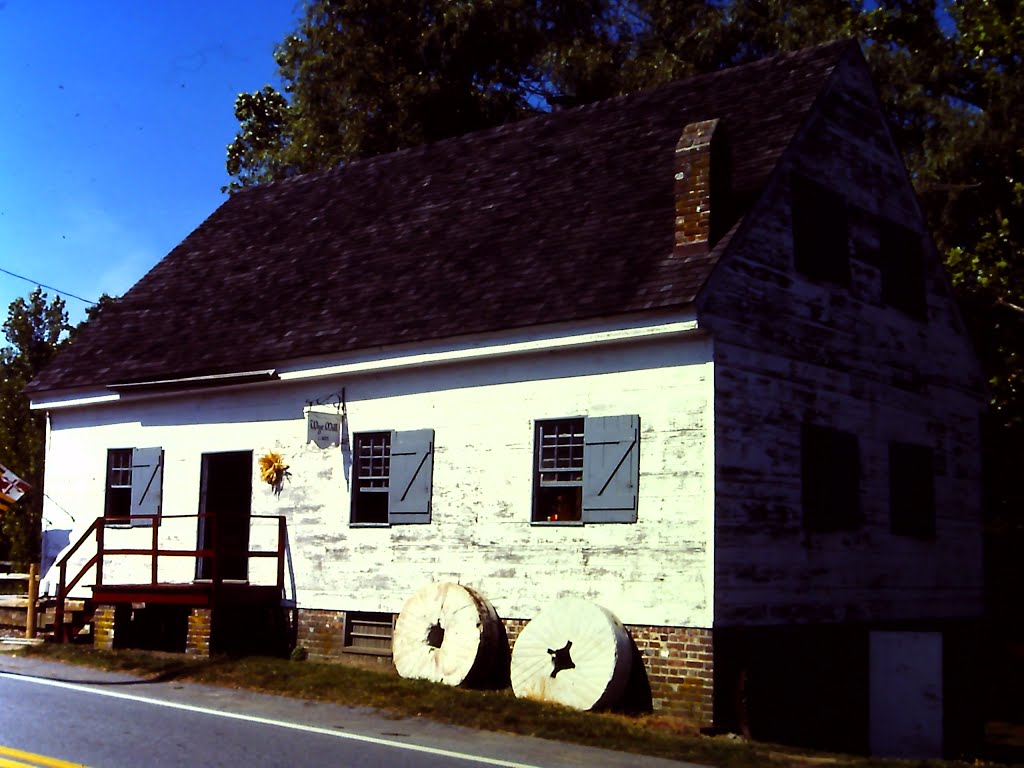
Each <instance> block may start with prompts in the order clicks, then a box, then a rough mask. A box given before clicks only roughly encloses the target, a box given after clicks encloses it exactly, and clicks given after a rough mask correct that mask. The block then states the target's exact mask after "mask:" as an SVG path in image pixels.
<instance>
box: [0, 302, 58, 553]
mask: <svg viewBox="0 0 1024 768" xmlns="http://www.w3.org/2000/svg"><path fill="white" fill-rule="evenodd" d="M69 330H70V326H69V325H68V316H67V312H66V311H65V308H64V300H63V299H61V298H60V297H59V296H57V297H55V298H54V299H53V301H49V302H48V301H47V295H46V294H45V293H44V292H43V291H42V289H41V288H36V289H35V290H34V291H32V292H31V293H30V294H29V295H28V298H27V299H24V298H18V299H15V300H14V301H13V302H11V304H10V307H9V309H8V316H7V320H6V321H4V324H3V331H4V336H5V338H6V339H7V342H8V345H9V346H6V347H4V348H3V349H2V350H0V370H2V372H3V381H2V382H0V463H3V464H5V465H6V466H7V467H8V468H9V469H11V470H12V471H13V472H14V473H15V474H17V475H18V476H20V477H21V478H23V479H24V480H26V481H27V482H29V483H31V484H32V491H31V492H29V493H28V494H26V495H25V496H24V497H23V498H22V499H21V500H20V501H19V502H18V503H16V504H14V505H12V506H11V509H10V511H8V512H7V513H3V514H0V546H6V549H7V555H8V557H9V558H10V559H11V560H13V561H14V562H15V564H16V565H18V566H22V567H24V566H25V565H27V564H28V563H30V562H32V561H34V560H36V559H37V558H38V557H39V535H40V520H41V519H42V509H43V458H44V452H45V447H46V445H45V443H46V417H45V415H44V414H42V413H39V412H35V413H34V412H32V411H30V410H29V406H28V399H27V398H26V397H25V395H24V394H23V393H22V389H23V388H24V387H25V385H26V384H28V382H29V381H31V379H32V377H33V376H35V374H36V373H37V372H39V371H40V370H41V369H42V368H43V366H45V365H46V364H47V363H49V362H50V360H52V359H53V356H54V355H55V354H56V353H57V350H58V349H59V348H60V346H61V344H62V343H63V341H64V339H65V338H66V334H67V332H68V331H69Z"/></svg>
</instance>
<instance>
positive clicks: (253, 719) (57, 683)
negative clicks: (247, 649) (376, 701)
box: [0, 672, 541, 768]
mask: <svg viewBox="0 0 1024 768" xmlns="http://www.w3.org/2000/svg"><path fill="white" fill-rule="evenodd" d="M0 677H3V678H7V679H9V680H16V681H20V682H23V683H33V684H35V685H48V686H51V687H53V688H66V689H68V690H72V691H81V692H82V693H91V694H94V695H96V696H109V697H110V698H112V699H122V700H124V701H136V702H139V703H140V704H152V705H154V706H157V707H167V708H168V709H180V710H183V711H185V712H196V713H198V714H201V715H213V716H214V717H226V718H228V719H229V720H242V721H245V722H247V723H258V724H259V725H274V726H277V727H278V728H290V729H291V730H293V731H303V732H305V733H318V734H320V735H322V736H333V737H335V738H338V739H348V740H349V741H361V742H365V743H367V744H377V745H379V746H384V747H394V748H395V749H407V750H409V751H411V752H425V753H426V754H428V755H438V756H440V757H451V758H454V759H456V760H468V761H470V762H474V763H482V764H484V765H497V766H502V768H541V767H540V766H536V765H531V764H529V763H516V762H513V761H511V760H499V759H497V758H494V757H481V756H479V755H469V754H466V753H464V752H453V751H451V750H448V749H437V748H436V747H425V746H422V745H420V744H406V743H404V742H401V741H391V740H390V739H379V738H377V737H376V736H361V735H360V734H358V733H344V732H340V731H334V730H331V729H329V728H318V727H317V726H315V725H302V724H301V723H289V722H285V721H283V720H271V719H269V718H266V717H257V716H255V715H242V714H238V713H236V712H221V711H220V710H216V709H207V708H206V707H195V706H192V705H191V704H177V703H175V702H172V701H161V700H159V699H148V698H145V697H144V696H133V695H131V694H130V693H119V692H117V691H104V690H99V689H97V688H90V687H89V686H85V685H78V684H76V683H66V682H63V681H61V680H48V679H46V678H44V677H27V676H25V675H16V674H11V673H9V672H0Z"/></svg>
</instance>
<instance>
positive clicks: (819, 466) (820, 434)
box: [800, 423, 861, 533]
mask: <svg viewBox="0 0 1024 768" xmlns="http://www.w3.org/2000/svg"><path fill="white" fill-rule="evenodd" d="M800 486H801V499H802V503H803V523H804V530H806V531H810V532H812V533H830V532H833V531H850V530H855V529H857V528H859V527H860V523H861V514H860V448H859V446H858V443H857V437H856V435H852V434H850V433H848V432H842V431H840V430H838V429H832V428H831V427H822V426H818V425H816V424H808V423H804V424H803V426H802V428H801V431H800Z"/></svg>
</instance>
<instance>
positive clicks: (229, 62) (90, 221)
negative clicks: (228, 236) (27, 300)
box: [0, 0, 299, 343]
mask: <svg viewBox="0 0 1024 768" xmlns="http://www.w3.org/2000/svg"><path fill="white" fill-rule="evenodd" d="M298 15H299V9H298V8H297V6H296V0H207V1H206V2H201V1H200V0H171V2H140V1H138V0H117V1H116V2H115V1H114V0H87V1H83V0H0V51H2V52H3V66H2V67H0V98H2V99H3V106H2V107H0V268H2V269H5V270H9V271H11V272H16V273H18V274H20V275H24V276H26V277H29V278H32V280H34V281H38V282H41V283H45V284H48V285H51V286H56V287H58V288H60V289H61V291H64V292H69V293H74V294H77V295H78V296H82V297H85V298H88V299H95V298H96V297H98V296H99V295H100V294H101V293H103V292H107V293H110V294H113V295H120V294H123V293H124V292H125V291H127V290H128V288H130V287H131V285H132V284H133V283H135V282H136V281H137V280H138V279H139V278H140V277H142V276H143V275H144V274H145V273H146V271H147V270H149V269H150V268H151V267H152V266H153V265H154V264H156V262H157V261H159V259H160V258H161V257H162V256H164V255H165V254H166V253H167V252H168V251H170V250H171V249H172V248H173V247H174V246H175V245H177V244H178V243H179V242H181V240H182V239H184V238H185V237H186V236H187V235H188V234H189V232H191V231H192V230H193V229H194V228H195V227H197V226H198V225H199V224H200V223H201V222H202V221H203V220H204V219H205V218H206V217H207V216H209V215H210V214H211V213H212V212H213V211H214V209H215V208H216V207H217V206H218V205H219V204H220V203H221V202H222V201H223V200H224V195H223V194H222V193H221V192H220V188H221V186H223V185H224V184H225V183H227V180H228V179H227V174H226V171H225V170H224V159H225V148H226V146H227V144H228V143H229V142H230V141H231V140H232V138H233V137H234V135H235V131H236V130H237V128H238V121H237V120H235V117H234V114H233V105H234V100H235V96H237V94H238V93H240V92H241V91H254V90H257V89H258V88H261V87H262V86H263V85H265V84H267V83H270V84H272V85H275V86H276V85H279V83H278V81H277V79H276V76H275V66H274V60H273V49H274V45H275V44H276V43H278V42H280V41H281V40H282V39H283V38H284V37H285V36H286V35H287V34H288V33H289V32H291V31H292V30H294V29H295V27H296V24H297V19H298ZM32 288H33V286H32V285H31V284H29V283H26V282H23V281H21V280H17V279H15V278H13V277H10V276H8V275H6V274H2V273H0V313H2V316H3V317H4V318H6V316H7V306H8V305H9V303H10V302H11V301H12V300H14V299H15V298H17V297H18V296H25V295H27V294H28V293H29V292H30V291H31V290H32ZM48 293H49V294H50V295H51V297H52V296H53V295H54V292H53V291H48ZM67 301H68V310H69V313H70V315H71V319H72V321H73V322H75V321H78V320H80V319H82V318H83V317H84V312H85V305H84V304H83V303H82V302H80V301H76V300H74V299H70V298H68V300H67ZM0 343H2V340H0Z"/></svg>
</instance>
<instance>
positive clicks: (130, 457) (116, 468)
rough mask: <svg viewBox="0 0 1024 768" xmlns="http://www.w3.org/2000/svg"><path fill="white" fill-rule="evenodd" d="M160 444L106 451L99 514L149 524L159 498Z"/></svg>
mask: <svg viewBox="0 0 1024 768" xmlns="http://www.w3.org/2000/svg"><path fill="white" fill-rule="evenodd" d="M163 467H164V452H163V449H162V448H112V449H110V450H108V451H107V476H106V498H105V500H104V505H103V514H104V516H106V517H108V518H117V519H118V520H119V522H123V523H124V524H126V525H127V524H129V523H130V524H131V525H152V524H153V522H154V521H156V520H158V519H159V516H160V512H161V508H162V498H163V477H164V474H163Z"/></svg>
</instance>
